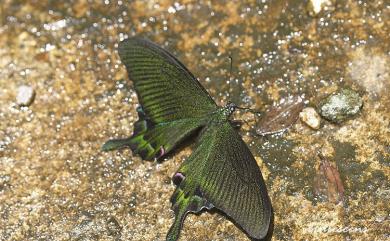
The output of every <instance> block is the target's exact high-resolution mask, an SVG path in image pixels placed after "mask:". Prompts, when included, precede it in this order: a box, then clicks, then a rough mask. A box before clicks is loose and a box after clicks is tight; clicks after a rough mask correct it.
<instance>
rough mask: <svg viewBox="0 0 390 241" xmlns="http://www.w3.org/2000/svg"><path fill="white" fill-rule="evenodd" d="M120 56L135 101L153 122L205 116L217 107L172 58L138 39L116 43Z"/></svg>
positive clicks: (156, 47)
mask: <svg viewBox="0 0 390 241" xmlns="http://www.w3.org/2000/svg"><path fill="white" fill-rule="evenodd" d="M119 56H120V58H121V60H122V62H123V63H124V64H125V66H126V69H127V72H128V75H129V78H130V79H131V80H132V81H133V83H134V88H135V90H136V92H137V95H138V101H139V103H140V104H141V105H142V108H143V109H144V111H145V113H146V115H147V116H148V118H149V119H150V120H151V121H152V122H154V123H161V122H167V121H173V120H177V119H186V118H200V117H204V116H205V115H207V114H208V113H210V111H212V110H215V109H216V104H215V102H214V101H213V99H212V98H211V97H210V96H209V94H208V93H207V91H206V90H205V89H204V88H203V87H202V86H201V85H200V84H199V82H198V81H197V80H196V78H195V77H194V76H193V75H192V74H191V73H190V72H189V71H188V70H187V69H186V68H185V67H184V65H183V64H181V63H180V62H179V61H178V60H177V59H176V58H175V57H174V56H172V55H171V54H170V53H169V52H167V51H166V50H164V49H162V48H160V47H159V46H157V45H156V44H154V43H152V42H150V41H148V40H145V39H139V38H131V39H127V40H125V41H123V42H121V43H120V44H119Z"/></svg>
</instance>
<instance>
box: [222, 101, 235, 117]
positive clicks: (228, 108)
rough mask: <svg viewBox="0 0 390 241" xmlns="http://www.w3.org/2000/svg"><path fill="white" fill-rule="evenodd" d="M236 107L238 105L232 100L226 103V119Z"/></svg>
mask: <svg viewBox="0 0 390 241" xmlns="http://www.w3.org/2000/svg"><path fill="white" fill-rule="evenodd" d="M236 108H237V105H236V104H234V103H232V102H230V101H229V102H228V103H227V104H226V105H225V107H223V108H222V112H223V115H224V116H225V117H226V119H227V118H229V117H230V116H231V115H232V114H233V112H234V111H235V110H236Z"/></svg>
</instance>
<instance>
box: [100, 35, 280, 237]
mask: <svg viewBox="0 0 390 241" xmlns="http://www.w3.org/2000/svg"><path fill="white" fill-rule="evenodd" d="M119 55H120V57H121V60H122V62H123V63H124V64H125V66H126V69H127V72H128V75H129V79H131V80H132V81H133V83H134V88H135V90H136V92H137V96H138V100H139V103H140V105H141V108H138V109H137V112H138V116H139V119H138V121H137V122H135V123H134V132H133V135H132V136H131V137H129V138H125V139H118V140H110V141H108V142H106V143H105V144H104V145H103V147H102V149H103V150H105V151H107V150H114V149H118V148H121V147H125V146H129V147H130V148H131V149H132V151H133V153H134V154H139V155H140V156H141V157H142V158H143V159H146V160H153V159H155V158H161V157H163V156H165V155H166V154H167V153H169V152H171V151H172V150H174V149H175V147H176V146H177V145H178V144H180V143H181V142H183V140H185V139H187V138H189V137H190V136H194V134H195V133H198V135H197V138H196V139H197V140H196V145H195V148H194V150H193V153H192V154H191V155H190V156H189V157H188V158H187V159H186V160H185V161H184V162H183V163H182V164H181V166H180V167H179V169H178V170H177V172H176V173H175V174H174V176H173V178H172V180H173V183H174V184H175V185H176V190H175V192H174V193H173V195H172V197H171V202H172V209H173V211H174V213H175V221H174V223H173V225H172V226H171V228H170V230H169V231H168V234H167V241H175V240H177V239H178V237H179V233H180V230H181V228H182V225H183V222H184V220H185V217H186V215H187V214H188V213H199V212H200V211H202V210H204V209H206V210H209V209H212V208H217V209H219V210H220V211H222V212H224V213H225V214H226V215H227V216H229V217H230V218H232V219H233V220H234V221H235V222H236V223H237V224H238V225H239V226H240V227H241V228H242V229H243V230H244V231H245V232H246V233H247V235H248V236H249V237H251V238H256V239H262V238H264V237H265V236H266V235H267V234H268V233H269V232H270V230H271V226H272V218H273V212H272V206H271V202H270V199H269V197H268V193H267V189H266V186H265V183H264V180H263V178H262V175H261V172H260V169H259V167H258V166H257V163H256V160H255V159H254V157H253V155H252V154H251V152H250V150H249V148H248V147H247V146H246V144H245V143H244V142H243V141H242V139H241V137H240V135H239V134H238V133H237V132H236V130H235V129H234V127H233V126H232V124H231V121H230V117H231V115H232V113H233V112H234V111H235V109H236V105H235V104H233V103H228V104H227V105H226V106H224V107H219V106H217V105H216V104H215V102H214V101H213V99H212V98H211V96H210V95H209V94H208V93H207V91H206V90H205V89H204V88H203V87H202V86H201V85H200V83H199V82H198V81H197V80H196V78H195V77H194V76H193V75H192V74H191V73H190V72H189V71H188V70H187V69H186V68H185V66H184V65H183V64H182V63H180V62H179V61H178V60H177V59H176V58H175V57H174V56H173V55H171V54H170V53H169V52H167V51H166V50H164V49H162V48H160V47H158V46H157V45H156V44H154V43H152V42H150V41H148V40H144V39H140V38H131V39H128V40H125V41H123V42H121V43H120V45H119Z"/></svg>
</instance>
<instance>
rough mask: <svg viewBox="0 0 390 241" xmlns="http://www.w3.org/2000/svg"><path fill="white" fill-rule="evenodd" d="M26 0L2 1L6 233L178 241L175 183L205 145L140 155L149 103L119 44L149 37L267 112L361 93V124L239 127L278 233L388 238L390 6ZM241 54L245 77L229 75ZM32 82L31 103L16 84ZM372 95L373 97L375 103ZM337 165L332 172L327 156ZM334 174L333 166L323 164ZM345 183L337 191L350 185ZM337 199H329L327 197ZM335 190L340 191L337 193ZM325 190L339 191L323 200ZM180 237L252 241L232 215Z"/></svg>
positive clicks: (213, 89) (0, 123)
mask: <svg viewBox="0 0 390 241" xmlns="http://www.w3.org/2000/svg"><path fill="white" fill-rule="evenodd" d="M326 2H330V3H331V7H329V8H326V5H321V6H322V7H321V10H320V11H319V12H318V14H317V15H316V16H311V15H310V14H309V13H308V11H307V3H308V1H295V0H293V1H285V0H278V1H245V2H244V1H227V2H226V1H223V2H222V1H221V2H219V1H213V2H212V4H211V3H210V2H209V1H196V2H194V1H180V2H179V1H170V0H161V1H82V0H80V1H33V0H23V1H12V0H5V1H2V2H1V6H0V46H2V47H1V48H0V240H28V239H30V240H134V241H141V240H164V238H165V235H166V233H167V231H168V229H169V226H170V225H171V223H172V222H173V213H172V211H171V210H170V203H169V198H170V196H171V194H172V192H173V190H174V185H173V184H172V183H171V177H172V176H173V175H174V173H175V172H176V170H177V168H178V167H179V165H180V164H181V163H182V161H183V160H184V158H186V157H187V156H188V155H189V154H190V153H191V151H192V147H191V146H188V147H185V148H182V149H180V150H178V151H177V153H176V154H175V155H173V156H171V157H169V158H167V160H166V161H164V162H162V163H154V162H145V161H142V160H141V159H140V158H139V157H138V156H134V155H133V154H132V153H131V151H129V150H121V151H115V152H108V153H103V152H101V151H100V148H101V145H102V144H103V143H104V142H105V141H107V140H108V139H111V138H121V137H127V136H129V135H130V134H131V133H132V130H133V123H134V121H135V120H136V119H137V113H136V106H137V104H138V102H137V98H136V95H135V92H134V89H133V88H132V83H131V81H129V80H128V79H127V75H126V71H125V68H124V67H123V65H122V64H121V63H120V61H119V57H118V55H117V51H116V48H117V43H118V42H119V41H121V40H123V39H124V38H127V37H129V36H133V35H142V36H145V37H147V38H149V39H151V40H153V41H155V42H157V43H159V44H160V45H161V46H164V47H165V48H167V49H168V50H170V51H171V52H172V53H173V54H174V55H176V56H177V57H178V58H179V59H180V60H182V62H183V63H184V64H185V65H186V66H187V67H188V68H189V69H190V70H191V71H192V72H193V73H194V75H195V76H197V77H198V78H199V81H200V82H201V83H202V85H204V86H205V88H206V89H207V90H208V91H209V92H210V94H211V95H212V96H213V98H214V99H215V100H216V102H217V103H218V104H225V103H226V102H227V101H228V100H231V101H233V102H235V103H236V104H238V105H241V106H247V107H251V108H255V109H256V110H259V111H262V112H264V111H265V110H267V109H269V107H270V106H272V105H273V104H274V103H279V102H281V100H282V99H287V98H288V96H295V95H298V96H301V97H302V98H303V99H304V100H305V101H308V102H309V103H316V100H318V99H321V98H322V97H324V96H328V95H330V94H332V93H334V92H335V91H337V90H338V89H342V88H344V87H346V86H349V87H351V88H352V89H354V90H362V92H363V93H364V95H362V98H363V102H364V108H363V109H361V112H360V114H359V117H358V118H353V119H351V120H350V121H346V122H343V124H342V125H333V124H330V123H329V122H323V125H322V126H321V128H320V129H319V130H316V131H313V130H311V129H310V128H307V127H306V126H305V124H304V123H302V122H300V121H297V122H296V123H295V124H293V125H292V126H291V127H290V128H289V129H288V131H286V132H284V133H283V134H279V135H272V136H267V137H264V138H263V137H255V136H253V135H251V133H250V132H249V131H248V132H246V131H245V130H250V129H251V127H253V125H254V122H255V121H254V120H253V115H251V114H249V113H242V112H241V113H240V112H237V113H236V114H235V116H234V117H235V119H242V120H245V121H247V122H248V123H249V124H250V126H249V125H247V124H244V125H243V128H242V131H241V134H242V136H243V139H244V141H245V142H246V143H247V144H248V145H249V147H250V148H251V150H252V152H253V154H254V156H255V158H256V160H257V162H258V164H259V166H260V168H261V170H262V173H263V176H264V178H265V181H266V185H267V187H268V192H269V194H270V197H271V199H272V204H273V208H274V212H275V230H274V237H273V239H274V240H290V239H293V240H346V239H348V240H387V239H388V238H389V236H388V235H389V234H388V231H387V230H389V229H390V227H389V220H388V214H389V213H390V208H389V205H388V204H389V199H390V196H389V190H390V186H389V183H390V182H389V177H390V166H389V163H390V147H389V146H390V128H389V126H390V113H389V106H390V97H389V95H388V94H387V93H388V92H389V67H388V66H390V64H389V52H390V46H389V45H390V42H389V41H388V36H389V29H388V26H389V18H388V16H389V8H388V6H387V5H386V3H385V1H336V3H334V1H326ZM229 56H232V57H233V69H232V78H231V79H230V81H228V80H229V72H230V62H229ZM26 84H28V85H30V86H33V88H34V90H35V92H36V93H37V94H36V96H35V99H34V102H33V104H32V105H30V106H25V107H19V106H18V105H17V104H16V101H15V100H16V95H17V89H18V87H19V86H21V85H26ZM366 93H367V94H366ZM319 150H321V153H323V155H324V156H326V159H327V160H329V161H330V162H331V165H332V168H330V167H329V168H330V169H329V168H328V169H326V170H331V171H328V172H326V170H325V169H324V168H323V170H325V172H324V171H322V172H321V168H320V165H321V161H320V160H319V158H318V151H319ZM324 167H325V166H324ZM333 170H337V172H338V173H339V177H340V178H339V179H340V180H341V181H342V184H343V188H344V191H343V202H342V204H341V203H336V202H332V201H331V200H329V199H328V198H323V199H318V196H317V193H315V189H314V185H315V181H314V180H315V177H316V176H319V177H320V179H319V180H322V181H321V183H322V184H323V185H320V186H319V187H320V188H319V189H318V190H319V191H320V192H319V193H318V194H319V195H320V197H328V194H330V195H329V197H337V195H338V193H339V192H338V191H337V190H341V189H339V188H337V187H338V186H337V181H336V178H331V177H332V175H331V174H332V173H333ZM328 190H329V191H328ZM334 190H336V191H335V192H334ZM325 195H326V196H325ZM181 240H189V241H203V240H248V238H247V237H246V236H245V234H243V233H242V231H241V230H239V229H238V228H237V227H236V226H235V225H234V224H232V223H231V222H230V221H228V220H227V219H226V218H225V217H223V216H221V215H219V214H216V213H214V214H210V213H205V214H202V215H200V216H194V215H189V216H188V218H187V220H186V222H185V224H184V228H183V233H182V236H181Z"/></svg>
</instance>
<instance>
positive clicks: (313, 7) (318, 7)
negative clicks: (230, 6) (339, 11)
mask: <svg viewBox="0 0 390 241" xmlns="http://www.w3.org/2000/svg"><path fill="white" fill-rule="evenodd" d="M332 7H333V2H332V1H331V0H310V1H309V2H308V5H307V9H308V11H309V14H310V15H311V16H317V15H318V14H319V13H320V12H321V11H323V10H329V9H331V8H332Z"/></svg>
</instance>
